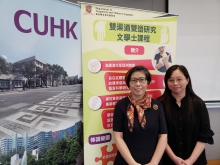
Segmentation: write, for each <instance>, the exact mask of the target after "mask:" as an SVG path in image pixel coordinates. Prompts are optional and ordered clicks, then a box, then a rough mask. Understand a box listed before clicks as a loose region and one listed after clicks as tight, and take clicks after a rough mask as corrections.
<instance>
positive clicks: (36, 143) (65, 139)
mask: <svg viewBox="0 0 220 165" xmlns="http://www.w3.org/2000/svg"><path fill="white" fill-rule="evenodd" d="M0 104H1V106H0V111H1V116H0V162H1V163H2V164H4V165H7V164H19V163H20V164H22V165H23V164H24V165H25V164H31V165H34V164H36V165H38V164H39V165H41V164H42V165H43V164H46V162H47V163H48V162H52V161H56V162H59V161H61V163H63V161H66V163H64V164H69V163H70V162H75V163H78V164H80V163H82V162H83V141H82V140H83V135H82V77H78V75H75V76H70V77H68V74H67V71H65V70H64V68H63V67H62V66H59V65H58V64H53V65H51V64H48V63H46V62H44V61H43V60H41V59H39V58H38V57H36V56H32V57H29V58H26V59H23V60H20V61H17V62H14V63H10V62H8V61H7V57H6V56H5V55H1V56H0ZM56 152H57V153H56ZM61 152H63V153H62V154H61V155H60V153H61ZM64 153H66V154H64ZM61 157H63V158H62V159H61ZM77 160H78V162H77ZM13 162H14V163H13ZM49 164H50V163H49ZM52 164H53V163H52ZM55 164H56V163H55Z"/></svg>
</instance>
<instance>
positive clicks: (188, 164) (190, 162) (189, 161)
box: [184, 159, 193, 165]
mask: <svg viewBox="0 0 220 165" xmlns="http://www.w3.org/2000/svg"><path fill="white" fill-rule="evenodd" d="M184 162H185V164H184V165H192V164H193V163H192V161H191V160H190V159H186V160H185V161H184Z"/></svg>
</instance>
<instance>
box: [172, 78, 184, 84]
mask: <svg viewBox="0 0 220 165" xmlns="http://www.w3.org/2000/svg"><path fill="white" fill-rule="evenodd" d="M185 79H186V78H178V79H169V80H168V83H170V84H174V83H175V82H177V83H182V82H183V80H185Z"/></svg>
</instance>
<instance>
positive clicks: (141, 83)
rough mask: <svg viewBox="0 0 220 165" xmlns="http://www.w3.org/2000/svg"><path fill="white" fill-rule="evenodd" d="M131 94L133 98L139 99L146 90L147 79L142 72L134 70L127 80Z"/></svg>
mask: <svg viewBox="0 0 220 165" xmlns="http://www.w3.org/2000/svg"><path fill="white" fill-rule="evenodd" d="M129 85H130V88H129V89H130V90H131V95H132V97H133V98H134V99H135V100H141V99H142V98H143V96H144V94H145V92H146V90H147V85H148V84H147V80H146V76H145V74H144V72H141V71H136V72H134V73H132V75H131V79H130V82H129Z"/></svg>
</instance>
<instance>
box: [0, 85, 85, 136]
mask: <svg viewBox="0 0 220 165" xmlns="http://www.w3.org/2000/svg"><path fill="white" fill-rule="evenodd" d="M62 89H63V90H65V88H64V87H63V88H62ZM74 89H75V90H67V91H56V88H54V89H50V90H46V91H45V90H36V91H34V90H33V92H32V91H28V93H29V94H28V95H25V92H24V93H21V94H19V95H17V97H21V96H22V94H23V95H25V97H31V93H33V96H35V97H33V99H34V98H36V97H37V96H38V94H39V93H40V92H42V93H45V92H50V93H51V94H52V95H51V97H49V98H47V99H43V100H42V101H39V102H38V103H34V104H29V103H16V104H13V105H9V106H5V107H2V108H1V107H0V112H1V114H3V116H2V115H1V119H0V138H3V137H10V136H11V135H13V134H14V133H15V132H16V133H17V134H18V135H20V136H22V135H23V134H24V133H26V132H27V133H28V136H33V135H35V134H37V133H38V132H41V131H45V132H47V131H51V130H52V131H56V130H62V129H66V128H68V127H70V126H72V125H74V124H75V123H76V122H78V121H79V120H81V116H82V115H81V114H82V109H81V108H80V101H81V97H82V92H81V89H80V87H76V88H74ZM57 93H58V94H57ZM47 94H48V93H47ZM39 96H40V95H39ZM44 96H45V95H44ZM38 99H39V97H38ZM0 100H3V101H4V97H0ZM33 102H34V101H33ZM0 104H1V102H0ZM10 111H13V112H10ZM7 114H9V115H7Z"/></svg>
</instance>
